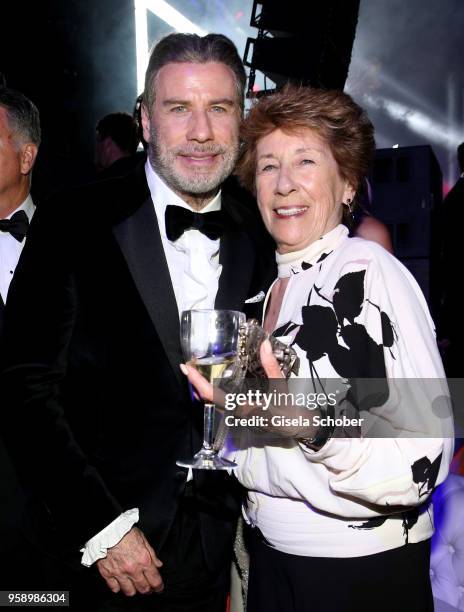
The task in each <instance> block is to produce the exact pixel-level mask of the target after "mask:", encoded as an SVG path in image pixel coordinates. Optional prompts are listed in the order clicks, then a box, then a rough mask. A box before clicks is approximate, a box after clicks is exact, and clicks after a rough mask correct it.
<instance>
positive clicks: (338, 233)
mask: <svg viewBox="0 0 464 612" xmlns="http://www.w3.org/2000/svg"><path fill="white" fill-rule="evenodd" d="M347 236H348V229H347V228H346V227H345V226H344V225H342V224H339V225H337V226H336V227H334V229H333V230H330V232H327V234H324V235H323V236H321V237H320V238H319V240H316V241H315V242H312V243H311V244H310V245H309V246H307V247H306V248H304V249H301V251H293V252H292V253H283V254H280V253H276V261H277V267H278V276H279V278H285V277H288V276H292V274H298V273H299V272H302V271H303V270H307V269H308V268H311V266H313V265H314V264H315V263H317V262H319V261H322V260H323V259H324V258H325V257H327V255H328V254H329V253H330V252H332V251H333V250H334V249H335V247H337V246H338V244H339V243H340V242H341V241H342V239H344V238H346V237H347Z"/></svg>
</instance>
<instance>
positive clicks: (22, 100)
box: [0, 87, 40, 146]
mask: <svg viewBox="0 0 464 612" xmlns="http://www.w3.org/2000/svg"><path fill="white" fill-rule="evenodd" d="M0 107H3V108H4V109H5V110H6V115H7V119H8V124H9V126H10V128H11V129H12V130H13V132H14V133H15V136H16V139H17V141H18V143H21V144H25V143H27V142H32V143H34V144H35V145H37V146H39V145H40V116H39V111H38V110H37V107H36V105H35V104H34V103H33V102H31V100H29V98H27V97H26V96H25V95H24V94H22V93H21V92H20V91H16V90H15V89H10V88H9V87H2V88H0Z"/></svg>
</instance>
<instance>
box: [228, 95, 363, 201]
mask: <svg viewBox="0 0 464 612" xmlns="http://www.w3.org/2000/svg"><path fill="white" fill-rule="evenodd" d="M276 129H281V130H283V131H284V132H287V133H298V132H300V131H301V130H304V129H311V130H314V131H315V132H317V133H318V135H319V136H320V137H321V138H323V139H325V141H326V142H327V143H328V145H329V146H330V149H331V151H332V155H333V156H334V159H335V161H336V162H337V165H338V169H339V172H340V175H341V177H342V178H343V179H345V180H347V181H348V182H349V184H350V185H351V186H352V187H353V189H355V191H356V193H357V196H358V197H359V195H360V192H361V191H362V187H363V184H364V178H365V177H366V176H367V174H368V172H369V167H370V163H371V159H372V155H373V152H374V148H375V141H374V128H373V126H372V123H371V122H370V120H369V118H368V116H367V114H366V113H365V111H364V110H363V109H362V108H361V107H360V106H358V105H357V104H356V103H355V102H354V101H353V99H352V98H351V97H350V96H349V95H348V94H345V93H343V92H341V91H336V90H324V89H314V88H311V87H298V86H296V85H290V84H288V85H285V87H284V88H283V89H282V90H281V91H280V92H278V93H276V94H273V95H270V96H265V97H263V98H261V99H260V100H259V101H258V102H257V103H256V104H255V105H254V106H253V107H252V108H251V110H250V112H249V113H248V116H247V118H246V119H245V120H244V122H243V125H242V141H243V148H242V153H241V157H240V161H239V163H238V166H237V174H238V177H239V179H240V182H241V183H242V185H243V186H244V187H246V188H247V189H248V190H249V191H251V192H253V193H255V172H256V145H257V142H258V140H260V139H261V138H263V137H264V136H267V135H268V134H270V133H271V132H273V131H274V130H276ZM356 199H357V198H356Z"/></svg>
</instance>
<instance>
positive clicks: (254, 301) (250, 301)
mask: <svg viewBox="0 0 464 612" xmlns="http://www.w3.org/2000/svg"><path fill="white" fill-rule="evenodd" d="M265 297H266V294H265V293H264V291H260V292H259V293H257V294H256V295H255V296H253V297H251V298H248V299H247V300H245V304H257V303H258V302H262V301H263V300H264V298H265Z"/></svg>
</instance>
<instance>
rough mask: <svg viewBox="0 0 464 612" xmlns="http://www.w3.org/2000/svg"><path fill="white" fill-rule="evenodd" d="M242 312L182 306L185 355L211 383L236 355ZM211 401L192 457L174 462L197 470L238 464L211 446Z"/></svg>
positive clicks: (212, 411) (181, 326)
mask: <svg viewBox="0 0 464 612" xmlns="http://www.w3.org/2000/svg"><path fill="white" fill-rule="evenodd" d="M245 320H246V319H245V315H244V313H243V312H237V311H236V310H206V309H205V310H184V311H183V312H182V315H181V320H180V340H181V346H182V350H183V353H184V357H185V359H186V361H187V363H188V365H191V366H193V367H195V368H196V369H197V370H198V371H199V372H200V373H201V374H202V375H203V376H204V377H205V378H206V379H207V380H209V381H210V382H211V383H213V380H214V379H215V378H221V376H222V374H223V372H224V370H225V369H226V368H227V367H228V366H229V365H230V364H231V363H232V362H233V361H234V359H235V357H236V355H237V347H238V341H239V329H240V326H241V325H243V324H244V323H245ZM214 412H215V409H214V404H213V403H205V405H204V422H203V447H202V448H201V450H200V451H198V453H196V455H195V456H194V457H193V459H186V460H179V461H177V462H176V463H177V465H179V466H181V467H191V468H194V469H197V470H225V469H229V468H234V467H237V466H236V464H235V463H233V462H232V461H228V460H227V459H223V458H222V457H219V455H218V454H217V453H216V451H215V450H214V448H213V435H214V434H213V431H214Z"/></svg>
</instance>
